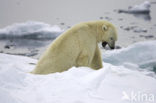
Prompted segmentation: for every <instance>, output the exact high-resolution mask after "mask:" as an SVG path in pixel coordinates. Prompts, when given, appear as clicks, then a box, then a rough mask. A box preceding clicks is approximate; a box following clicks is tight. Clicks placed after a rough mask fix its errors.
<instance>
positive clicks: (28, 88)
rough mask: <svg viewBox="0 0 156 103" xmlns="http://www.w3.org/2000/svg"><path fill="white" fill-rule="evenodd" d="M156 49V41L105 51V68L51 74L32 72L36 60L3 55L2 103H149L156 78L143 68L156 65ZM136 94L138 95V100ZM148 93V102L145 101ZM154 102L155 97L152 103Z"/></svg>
mask: <svg viewBox="0 0 156 103" xmlns="http://www.w3.org/2000/svg"><path fill="white" fill-rule="evenodd" d="M155 48H156V41H149V42H140V43H136V44H134V45H131V46H129V47H127V48H123V49H120V50H113V51H106V52H103V60H104V62H103V65H104V67H103V68H102V69H99V70H93V69H91V68H89V67H72V68H70V69H69V70H68V71H65V72H62V73H53V74H49V75H36V74H31V73H29V72H30V71H32V70H33V69H34V66H35V64H36V62H37V60H35V59H31V58H28V57H23V56H14V55H8V54H3V53H0V102H1V103H147V102H149V101H150V99H149V96H150V95H152V96H156V88H155V86H156V78H154V77H151V76H149V74H150V73H152V71H148V70H146V71H140V70H139V68H141V67H140V66H143V65H145V66H144V67H145V68H146V66H147V67H149V66H153V65H154V64H155V60H156V54H155V52H156V49H155ZM125 65H127V66H125ZM135 67H137V68H138V69H133V68H135ZM153 73H154V72H153ZM132 93H134V94H135V95H137V98H135V99H134V100H133V97H132V96H131V94H132ZM144 94H145V95H147V101H146V100H142V98H141V96H142V95H144ZM154 101H155V97H154V100H153V99H152V102H151V101H150V102H149V103H154Z"/></svg>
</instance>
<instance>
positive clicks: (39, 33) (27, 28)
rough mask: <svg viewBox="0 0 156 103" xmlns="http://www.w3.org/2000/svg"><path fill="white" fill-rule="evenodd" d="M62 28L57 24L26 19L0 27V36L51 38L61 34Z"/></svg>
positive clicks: (0, 37)
mask: <svg viewBox="0 0 156 103" xmlns="http://www.w3.org/2000/svg"><path fill="white" fill-rule="evenodd" d="M62 32H63V30H61V28H60V27H59V26H57V25H54V26H51V25H49V24H45V23H42V22H35V21H28V22H25V23H16V24H13V25H11V26H8V27H5V28H3V29H0V39H2V38H30V39H51V38H55V37H56V36H58V35H59V34H61V33H62Z"/></svg>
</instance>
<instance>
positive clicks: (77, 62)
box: [32, 20, 117, 74]
mask: <svg viewBox="0 0 156 103" xmlns="http://www.w3.org/2000/svg"><path fill="white" fill-rule="evenodd" d="M116 40H117V32H116V29H115V27H114V26H113V25H112V24H111V23H110V22H107V21H101V20H100V21H92V22H84V23H80V24H77V25H75V26H73V27H72V28H70V29H69V30H67V31H66V32H64V33H63V34H61V35H60V36H59V37H58V38H57V39H56V40H54V42H53V43H52V44H51V45H50V47H49V48H48V49H47V50H46V51H45V53H44V55H43V56H42V57H41V58H40V60H39V61H38V63H37V65H36V68H35V69H34V70H33V71H32V73H34V74H49V73H55V72H63V71H66V70H68V69H69V68H71V67H72V66H76V67H79V66H87V67H91V68H93V69H100V68H102V59H101V54H100V49H99V47H98V43H99V42H102V45H103V46H105V45H106V44H108V45H109V46H110V48H112V49H114V47H115V41H116Z"/></svg>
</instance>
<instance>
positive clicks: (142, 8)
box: [119, 1, 151, 14]
mask: <svg viewBox="0 0 156 103" xmlns="http://www.w3.org/2000/svg"><path fill="white" fill-rule="evenodd" d="M150 7H151V4H150V2H149V1H145V2H143V3H142V4H140V5H135V6H132V7H129V8H128V10H119V12H124V13H145V14H148V13H150Z"/></svg>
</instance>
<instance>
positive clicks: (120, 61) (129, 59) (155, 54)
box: [103, 41, 156, 72]
mask: <svg viewBox="0 0 156 103" xmlns="http://www.w3.org/2000/svg"><path fill="white" fill-rule="evenodd" d="M103 61H104V62H106V63H111V64H113V65H116V66H125V67H127V68H133V69H134V68H137V69H138V68H144V69H148V70H153V71H155V72H156V41H148V42H139V43H135V44H133V45H131V46H129V47H127V48H122V49H118V50H114V51H106V52H105V53H103Z"/></svg>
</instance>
